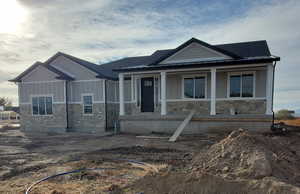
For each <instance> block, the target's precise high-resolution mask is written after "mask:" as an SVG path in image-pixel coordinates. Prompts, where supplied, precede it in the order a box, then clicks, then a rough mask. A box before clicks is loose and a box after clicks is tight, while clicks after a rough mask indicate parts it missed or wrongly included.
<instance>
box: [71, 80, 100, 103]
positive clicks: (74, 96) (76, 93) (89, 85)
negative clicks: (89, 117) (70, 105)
mask: <svg viewBox="0 0 300 194" xmlns="http://www.w3.org/2000/svg"><path fill="white" fill-rule="evenodd" d="M103 82H104V80H97V81H84V82H70V84H69V85H70V89H69V101H70V102H81V101H82V94H93V96H94V101H98V102H103V101H104V95H103Z"/></svg>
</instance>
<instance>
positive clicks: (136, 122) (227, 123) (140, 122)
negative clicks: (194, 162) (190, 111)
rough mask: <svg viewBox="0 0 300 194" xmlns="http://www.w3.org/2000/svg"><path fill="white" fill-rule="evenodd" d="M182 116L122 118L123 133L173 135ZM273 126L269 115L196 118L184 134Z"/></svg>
mask: <svg viewBox="0 0 300 194" xmlns="http://www.w3.org/2000/svg"><path fill="white" fill-rule="evenodd" d="M184 118H185V116H182V115H167V116H161V115H153V114H152V115H151V114H148V115H147V114H144V115H140V116H137V115H136V116H122V117H121V118H120V125H121V131H122V132H127V133H135V134H147V133H152V132H163V133H169V134H172V133H174V132H175V130H176V129H177V127H178V126H179V125H180V124H181V123H182V122H183V120H184ZM271 124H272V116H267V115H236V116H228V115H223V116H221V115H218V116H214V117H213V116H195V117H193V119H192V121H191V122H190V123H189V124H188V125H187V126H186V128H185V129H184V131H183V134H201V133H206V132H220V131H222V132H225V131H232V130H235V129H239V128H243V129H248V130H249V131H253V132H267V131H269V130H270V126H271Z"/></svg>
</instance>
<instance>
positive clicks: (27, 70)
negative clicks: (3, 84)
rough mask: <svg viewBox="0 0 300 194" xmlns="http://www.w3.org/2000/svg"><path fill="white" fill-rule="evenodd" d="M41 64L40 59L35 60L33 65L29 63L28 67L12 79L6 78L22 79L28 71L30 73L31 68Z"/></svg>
mask: <svg viewBox="0 0 300 194" xmlns="http://www.w3.org/2000/svg"><path fill="white" fill-rule="evenodd" d="M41 64H43V63H42V62H40V61H37V62H35V63H34V64H33V65H31V66H30V67H28V68H27V69H26V70H25V71H23V72H22V73H21V74H19V75H18V76H17V77H15V78H14V79H11V80H8V81H10V82H20V79H22V78H23V77H24V76H25V75H27V74H28V73H30V72H31V71H32V70H34V69H35V68H36V67H37V66H39V65H41Z"/></svg>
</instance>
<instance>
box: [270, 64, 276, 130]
mask: <svg viewBox="0 0 300 194" xmlns="http://www.w3.org/2000/svg"><path fill="white" fill-rule="evenodd" d="M275 67H276V61H275V62H274V68H273V83H272V106H271V108H272V114H273V118H272V126H274V122H275V113H274V109H273V107H274V85H275V84H274V82H275Z"/></svg>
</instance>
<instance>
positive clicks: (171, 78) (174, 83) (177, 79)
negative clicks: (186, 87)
mask: <svg viewBox="0 0 300 194" xmlns="http://www.w3.org/2000/svg"><path fill="white" fill-rule="evenodd" d="M166 81H167V99H180V98H181V97H182V76H181V75H168V76H167V80H166Z"/></svg>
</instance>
